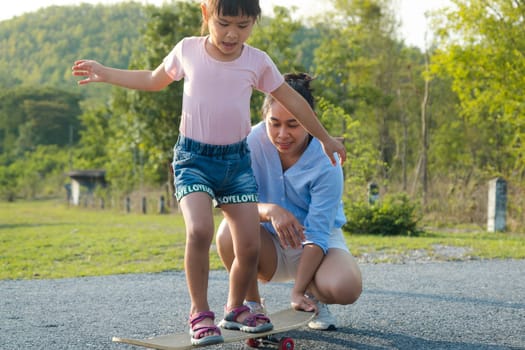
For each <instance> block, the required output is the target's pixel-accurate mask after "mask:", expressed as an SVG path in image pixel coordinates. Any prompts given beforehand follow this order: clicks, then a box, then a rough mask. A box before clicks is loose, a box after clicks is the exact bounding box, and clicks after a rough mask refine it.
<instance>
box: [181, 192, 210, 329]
mask: <svg viewBox="0 0 525 350" xmlns="http://www.w3.org/2000/svg"><path fill="white" fill-rule="evenodd" d="M180 208H181V210H182V215H183V217H184V222H185V224H186V250H185V253H184V270H185V272H186V281H187V284H188V291H189V295H190V299H191V308H190V315H193V314H195V313H197V312H204V311H208V310H210V307H209V304H208V278H209V269H210V246H211V242H212V240H213V235H214V224H213V212H212V203H211V198H210V196H209V195H208V194H207V193H204V192H195V193H191V194H189V195H187V196H185V197H184V198H182V200H181V202H180ZM201 323H202V325H212V324H213V321H212V320H210V319H204V320H203V321H202V322H201ZM212 334H213V333H212Z"/></svg>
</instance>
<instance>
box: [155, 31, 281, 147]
mask: <svg viewBox="0 0 525 350" xmlns="http://www.w3.org/2000/svg"><path fill="white" fill-rule="evenodd" d="M206 40H208V37H190V38H185V39H183V40H181V41H180V42H179V43H178V44H177V45H176V46H175V48H173V50H172V51H171V52H170V53H169V54H168V56H166V58H164V69H165V70H166V73H167V74H168V75H169V76H170V77H171V78H173V80H181V79H184V96H183V99H182V118H181V124H180V128H179V131H180V133H181V135H183V136H185V137H188V138H190V139H193V140H196V141H199V142H203V143H208V144H212V145H227V144H232V143H237V142H239V141H241V140H243V139H244V138H246V137H247V136H248V134H249V132H250V129H251V121H250V98H251V95H252V91H253V89H257V90H260V91H262V92H264V93H270V92H272V91H274V90H275V89H277V88H278V87H279V86H281V84H282V83H283V82H284V78H283V76H282V74H281V73H280V72H279V70H278V69H277V67H276V66H275V64H274V63H273V61H272V60H271V58H270V57H269V56H268V55H267V54H266V53H265V52H263V51H261V50H259V49H256V48H254V47H251V46H249V45H246V44H245V45H244V47H243V50H242V53H241V56H240V57H239V58H237V59H236V60H234V61H230V62H221V61H217V60H215V59H214V58H212V57H211V56H210V55H209V54H208V53H207V52H206V49H205V43H206Z"/></svg>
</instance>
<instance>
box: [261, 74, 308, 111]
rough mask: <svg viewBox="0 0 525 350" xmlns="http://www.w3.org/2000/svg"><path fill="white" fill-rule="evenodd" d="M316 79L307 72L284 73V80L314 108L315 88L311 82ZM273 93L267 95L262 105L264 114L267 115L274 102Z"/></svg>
mask: <svg viewBox="0 0 525 350" xmlns="http://www.w3.org/2000/svg"><path fill="white" fill-rule="evenodd" d="M312 80H314V78H312V77H311V76H310V75H308V74H306V73H286V74H284V81H285V82H286V83H287V84H288V85H290V86H291V87H292V88H293V89H294V90H295V91H297V92H298V93H299V94H300V95H301V96H303V98H304V99H305V100H306V102H308V104H309V105H310V107H312V109H314V108H315V103H314V95H313V94H312V92H313V89H312V88H311V87H310V82H311V81H312ZM274 101H275V100H274V98H273V97H272V95H269V94H268V95H266V98H265V99H264V103H263V106H262V115H263V116H266V113H268V110H269V109H270V107H271V105H272V103H273V102H274Z"/></svg>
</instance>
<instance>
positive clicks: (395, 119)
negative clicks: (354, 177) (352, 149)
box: [314, 0, 403, 178]
mask: <svg viewBox="0 0 525 350" xmlns="http://www.w3.org/2000/svg"><path fill="white" fill-rule="evenodd" d="M388 5H389V1H388V0H337V1H334V7H335V11H336V12H335V13H333V14H332V22H331V23H330V24H323V25H322V26H320V27H319V28H320V29H321V30H322V31H323V33H324V36H323V41H322V42H321V44H320V46H319V47H318V49H317V50H316V51H315V58H314V64H315V67H316V74H317V76H318V77H319V79H320V80H322V81H323V83H324V85H325V89H324V90H323V96H324V97H325V98H327V99H328V100H329V101H331V102H332V103H334V104H337V105H339V106H341V107H342V108H343V109H344V110H345V111H346V112H347V113H350V114H352V116H353V117H354V118H355V119H356V120H359V121H360V122H362V123H363V125H367V126H369V127H366V128H363V137H368V138H370V139H371V140H374V144H376V145H377V147H378V150H379V151H380V154H381V164H383V165H384V167H383V166H382V167H381V168H382V169H383V171H382V175H383V177H385V178H389V176H390V175H389V173H388V170H389V167H390V166H391V165H392V163H393V162H394V158H395V152H396V140H395V138H394V136H395V135H394V132H395V130H396V129H399V128H400V117H399V116H400V113H399V110H398V109H399V105H398V104H397V103H395V100H396V96H397V95H398V90H399V89H400V85H399V81H400V80H401V79H400V73H399V72H400V70H401V63H402V62H403V60H402V57H403V56H402V51H401V48H402V46H401V45H400V44H399V42H398V41H397V40H396V38H395V29H396V25H397V22H396V20H395V18H394V16H393V14H392V13H391V12H389V10H388V8H389V7H388ZM344 122H345V121H344V119H343V120H341V121H340V125H341V129H342V130H344V129H345V125H344Z"/></svg>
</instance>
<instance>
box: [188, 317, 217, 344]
mask: <svg viewBox="0 0 525 350" xmlns="http://www.w3.org/2000/svg"><path fill="white" fill-rule="evenodd" d="M206 318H211V319H212V320H213V321H214V320H215V314H214V313H213V312H211V311H205V312H197V313H196V314H193V316H191V317H190V321H189V324H190V336H191V344H192V345H211V344H219V343H223V342H224V338H223V336H222V335H221V329H220V328H219V327H217V326H215V325H213V326H196V325H197V323H199V322H201V321H202V320H204V319H206ZM209 332H213V333H215V335H207V336H203V335H204V334H206V333H209Z"/></svg>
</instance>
